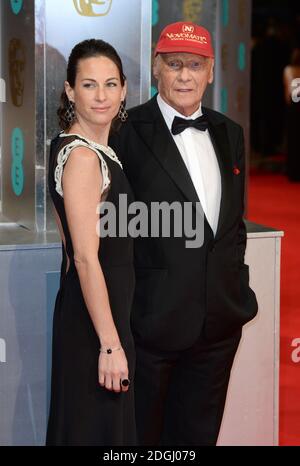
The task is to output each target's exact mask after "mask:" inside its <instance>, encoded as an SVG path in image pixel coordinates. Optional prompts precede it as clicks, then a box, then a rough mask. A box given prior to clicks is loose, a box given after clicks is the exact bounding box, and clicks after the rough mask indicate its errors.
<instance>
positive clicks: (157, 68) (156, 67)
mask: <svg viewBox="0 0 300 466" xmlns="http://www.w3.org/2000/svg"><path fill="white" fill-rule="evenodd" d="M160 66H161V58H160V56H159V55H157V56H156V57H155V58H154V61H153V67H152V73H153V76H154V77H155V79H158V78H159V73H160Z"/></svg>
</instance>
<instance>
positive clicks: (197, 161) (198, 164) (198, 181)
mask: <svg viewBox="0 0 300 466" xmlns="http://www.w3.org/2000/svg"><path fill="white" fill-rule="evenodd" d="M157 103H158V106H159V108H160V111H161V113H162V115H163V117H164V119H165V122H166V124H167V126H168V128H169V130H170V132H171V127H172V123H173V120H174V117H175V116H178V117H180V118H184V119H192V120H194V119H195V118H198V117H199V116H201V115H202V107H201V103H200V107H199V109H198V110H197V111H196V112H195V113H194V114H193V115H191V116H189V117H186V116H184V115H181V113H179V112H177V111H176V110H175V109H174V108H173V107H171V106H170V105H168V104H167V103H166V102H165V101H164V100H163V99H162V98H161V96H160V95H158V96H157ZM171 134H172V133H171ZM172 137H173V139H174V141H175V143H176V145H177V147H178V150H179V152H180V154H181V157H182V158H183V161H184V163H185V165H186V168H187V169H188V172H189V174H190V177H191V179H192V182H193V184H194V187H195V190H196V192H197V194H198V198H199V200H200V202H201V205H202V208H203V211H204V213H205V215H206V218H207V221H208V223H209V224H210V226H211V228H212V230H213V232H214V235H216V232H217V227H218V220H219V213H220V203H221V190H222V188H221V175H220V168H219V164H218V160H217V156H216V153H215V150H214V147H213V145H212V142H211V139H210V135H209V131H208V129H207V130H206V131H199V130H198V129H196V128H186V129H185V130H184V131H182V133H180V134H177V135H175V136H174V135H173V134H172Z"/></svg>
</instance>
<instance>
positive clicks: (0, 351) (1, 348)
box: [0, 338, 6, 363]
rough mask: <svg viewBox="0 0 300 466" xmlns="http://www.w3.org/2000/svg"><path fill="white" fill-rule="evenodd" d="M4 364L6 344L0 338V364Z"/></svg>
mask: <svg viewBox="0 0 300 466" xmlns="http://www.w3.org/2000/svg"><path fill="white" fill-rule="evenodd" d="M1 362H6V343H5V340H4V339H3V338H0V363H1Z"/></svg>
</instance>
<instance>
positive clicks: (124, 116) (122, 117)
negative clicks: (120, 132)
mask: <svg viewBox="0 0 300 466" xmlns="http://www.w3.org/2000/svg"><path fill="white" fill-rule="evenodd" d="M118 118H120V120H121V121H122V122H123V123H124V122H125V121H126V120H127V118H128V113H127V112H126V109H125V105H124V102H123V101H122V102H121V105H120V110H119V114H118Z"/></svg>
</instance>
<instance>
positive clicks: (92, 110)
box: [46, 39, 136, 445]
mask: <svg viewBox="0 0 300 466" xmlns="http://www.w3.org/2000/svg"><path fill="white" fill-rule="evenodd" d="M125 94H126V80H125V76H124V74H123V69H122V63H121V60H120V57H119V56H118V54H117V52H116V51H115V49H114V48H113V47H112V46H111V45H110V44H108V43H106V42H104V41H102V40H95V39H91V40H86V41H83V42H81V43H79V44H77V45H76V46H75V47H74V49H73V50H72V52H71V55H70V57H69V62H68V69H67V81H66V82H65V90H64V92H63V94H62V104H61V107H60V109H59V111H58V115H59V119H60V126H61V128H62V130H63V131H62V132H61V133H60V134H59V135H58V136H57V137H56V138H55V139H54V140H53V141H52V144H51V151H50V161H49V190H50V194H51V197H52V201H53V204H54V213H55V217H56V220H57V224H58V227H59V231H60V235H61V239H62V244H63V263H62V269H61V282H60V289H59V292H58V295H57V298H56V303H55V311H54V319H53V351H52V380H51V404H50V415H49V421H48V429H47V440H46V443H47V445H134V444H135V442H136V437H135V421H134V398H133V372H134V363H135V353H134V343H133V338H132V334H131V330H130V309H131V303H132V297H133V290H134V269H133V244H132V239H131V238H129V236H127V237H126V238H124V237H122V238H121V237H118V236H115V237H109V236H105V235H104V237H102V238H100V234H99V230H100V228H99V222H100V225H101V219H100V216H99V212H100V210H99V203H100V201H103V200H105V201H107V202H108V201H109V202H110V203H112V204H113V205H114V207H115V209H116V212H118V206H119V195H120V194H122V195H126V196H127V201H128V202H129V203H130V202H131V201H132V200H133V199H132V193H131V190H130V187H129V184H128V181H127V179H126V177H125V175H124V173H123V170H122V165H121V163H120V161H119V160H118V158H117V156H116V154H115V153H114V151H113V150H112V149H111V148H110V147H108V145H107V141H108V136H109V132H110V129H111V125H112V122H113V123H114V120H115V119H117V118H120V119H121V120H122V121H123V120H124V118H125V117H126V111H125V108H124V101H125ZM117 219H118V215H116V220H117ZM116 231H118V225H116Z"/></svg>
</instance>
